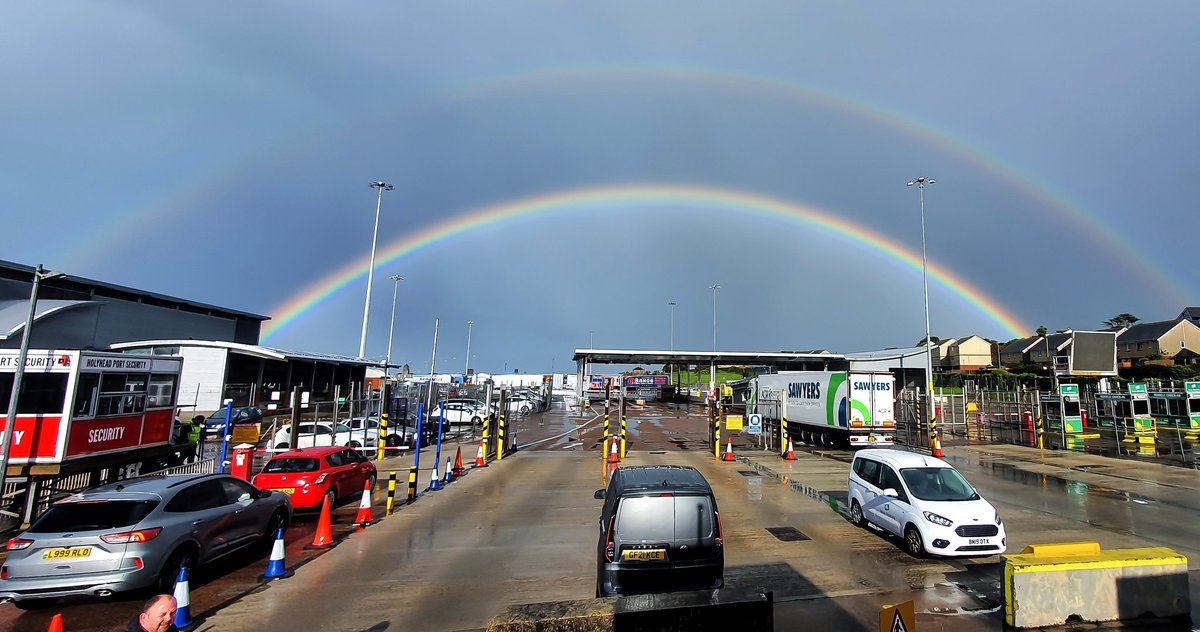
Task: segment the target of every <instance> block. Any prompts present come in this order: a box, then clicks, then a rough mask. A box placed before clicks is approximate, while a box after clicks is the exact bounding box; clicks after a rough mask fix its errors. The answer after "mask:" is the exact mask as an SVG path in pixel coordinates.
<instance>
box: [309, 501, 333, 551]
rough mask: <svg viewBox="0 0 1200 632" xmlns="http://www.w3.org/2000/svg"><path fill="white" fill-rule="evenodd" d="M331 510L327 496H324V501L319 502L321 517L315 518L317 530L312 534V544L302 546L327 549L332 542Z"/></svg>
mask: <svg viewBox="0 0 1200 632" xmlns="http://www.w3.org/2000/svg"><path fill="white" fill-rule="evenodd" d="M332 510H333V507H331V506H330V502H329V496H326V497H325V502H323V503H321V517H320V519H318V520H317V532H316V533H314V534H313V541H312V544H310V545H308V546H306V547H304V548H306V549H327V548H329V547H331V546H333V545H334V544H337V543H336V542H334V541H333V519H332V518H331V517H330V515H329V512H330V511H332Z"/></svg>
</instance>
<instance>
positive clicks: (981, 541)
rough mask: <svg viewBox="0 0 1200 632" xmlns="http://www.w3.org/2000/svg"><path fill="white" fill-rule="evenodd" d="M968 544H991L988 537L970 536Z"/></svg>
mask: <svg viewBox="0 0 1200 632" xmlns="http://www.w3.org/2000/svg"><path fill="white" fill-rule="evenodd" d="M967 544H991V542H988V539H987V538H968V539H967Z"/></svg>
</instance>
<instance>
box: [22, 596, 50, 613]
mask: <svg viewBox="0 0 1200 632" xmlns="http://www.w3.org/2000/svg"><path fill="white" fill-rule="evenodd" d="M57 602H58V599H57V598H49V597H47V598H45V599H22V600H20V601H14V602H13V605H14V606H16V607H17V608H18V609H19V610H27V611H28V610H41V609H43V608H49V607H50V606H52V605H54V604H55V603H57Z"/></svg>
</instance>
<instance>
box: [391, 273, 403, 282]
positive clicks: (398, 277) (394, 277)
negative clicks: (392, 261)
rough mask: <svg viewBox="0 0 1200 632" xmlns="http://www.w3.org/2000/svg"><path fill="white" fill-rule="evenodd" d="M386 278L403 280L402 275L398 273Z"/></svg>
mask: <svg viewBox="0 0 1200 632" xmlns="http://www.w3.org/2000/svg"><path fill="white" fill-rule="evenodd" d="M388 278H389V279H391V280H393V281H403V280H404V277H402V276H400V275H399V274H393V275H392V276H390V277H388Z"/></svg>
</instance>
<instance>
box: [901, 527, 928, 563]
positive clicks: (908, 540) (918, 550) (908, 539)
mask: <svg viewBox="0 0 1200 632" xmlns="http://www.w3.org/2000/svg"><path fill="white" fill-rule="evenodd" d="M904 547H905V548H906V549H908V554H909V555H911V556H913V557H922V556H924V555H925V543H924V542H923V541H922V540H921V532H920V531H917V528H916V527H914V526H912V525H911V524H910V525H908V528H907V529H905V530H904Z"/></svg>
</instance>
